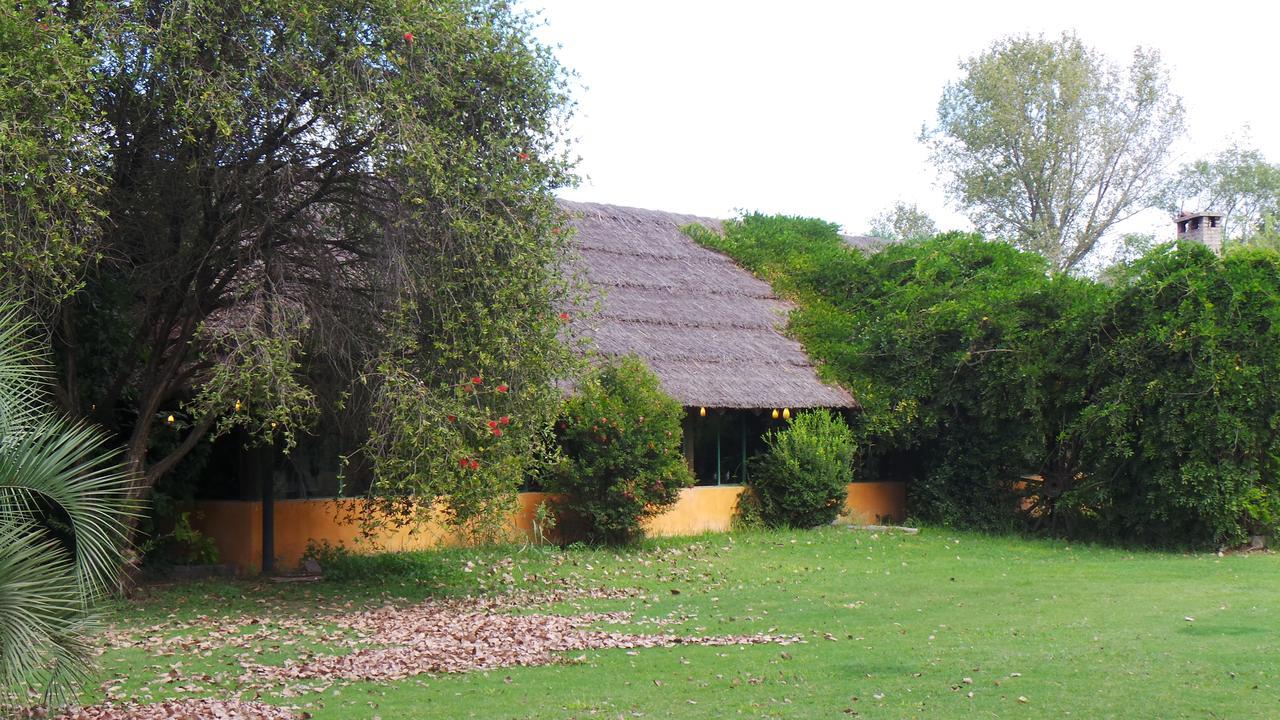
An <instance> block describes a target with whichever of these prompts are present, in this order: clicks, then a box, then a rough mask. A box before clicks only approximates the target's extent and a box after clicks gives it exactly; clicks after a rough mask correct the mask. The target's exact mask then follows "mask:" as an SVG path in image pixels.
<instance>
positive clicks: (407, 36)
mask: <svg viewBox="0 0 1280 720" xmlns="http://www.w3.org/2000/svg"><path fill="white" fill-rule="evenodd" d="M404 41H405V42H407V43H409V44H410V45H412V44H413V33H411V32H407V33H405V34H404Z"/></svg>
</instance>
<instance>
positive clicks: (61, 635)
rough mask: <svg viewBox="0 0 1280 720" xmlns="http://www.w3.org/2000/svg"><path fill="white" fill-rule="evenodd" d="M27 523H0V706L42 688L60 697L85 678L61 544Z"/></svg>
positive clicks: (78, 617) (69, 565)
mask: <svg viewBox="0 0 1280 720" xmlns="http://www.w3.org/2000/svg"><path fill="white" fill-rule="evenodd" d="M40 535H41V533H40V531H39V528H37V527H36V526H34V525H32V524H25V525H7V524H0V546H3V547H4V548H5V552H3V553H0V707H4V706H6V705H9V706H12V705H15V704H18V703H20V702H22V701H23V700H24V699H25V697H26V692H25V691H26V689H27V688H30V687H42V688H45V693H46V696H47V697H49V698H50V699H55V700H60V699H64V698H63V696H65V695H66V693H67V692H69V688H71V687H74V686H75V684H77V681H82V680H83V679H84V678H85V677H87V673H88V670H89V665H88V659H89V653H88V652H85V651H86V650H87V648H86V647H85V641H84V640H83V637H82V636H81V634H80V630H81V628H82V626H83V621H84V620H83V619H84V604H83V598H82V595H81V593H80V592H79V590H78V588H77V586H76V585H77V584H76V582H75V565H74V562H73V560H72V558H71V556H70V555H69V554H68V553H67V550H66V548H65V547H64V546H62V545H61V544H60V543H58V542H57V541H56V540H53V539H46V540H43V541H40V540H37V538H39V537H40Z"/></svg>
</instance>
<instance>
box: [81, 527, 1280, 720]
mask: <svg viewBox="0 0 1280 720" xmlns="http://www.w3.org/2000/svg"><path fill="white" fill-rule="evenodd" d="M507 558H510V559H511V562H507V561H506V559H507ZM377 562H378V563H379V565H378V566H377V567H373V568H369V566H370V565H372V564H373V561H370V562H369V563H368V564H367V565H363V566H362V567H366V568H369V569H371V570H377V571H378V572H372V573H371V574H373V575H374V576H375V577H376V576H381V577H383V578H384V579H383V580H375V579H371V578H369V577H364V578H361V577H353V578H351V579H349V580H345V581H343V582H334V581H325V582H319V583H308V584H287V585H282V584H274V583H260V582H252V583H249V582H246V583H232V584H226V583H223V584H194V585H185V586H182V585H175V586H172V587H167V588H160V589H155V590H152V591H151V592H149V593H148V594H146V595H145V596H144V597H142V598H141V599H139V600H137V601H135V602H134V603H133V604H131V605H127V606H124V607H122V608H120V610H119V611H118V613H117V614H116V615H115V617H114V620H115V621H116V623H117V624H118V626H119V628H120V629H122V630H124V631H126V632H135V631H136V630H135V629H136V628H141V627H147V626H155V625H161V626H162V627H161V628H159V629H157V630H153V631H148V632H147V633H140V634H139V635H143V634H149V635H153V636H154V635H166V634H168V635H184V636H185V635H190V636H191V638H192V642H190V643H187V644H186V645H181V644H179V645H176V646H174V647H173V648H171V649H170V651H168V652H169V654H166V655H157V652H156V651H155V650H145V649H138V648H128V649H112V650H109V651H107V652H106V654H105V655H104V656H103V658H102V660H103V665H102V667H103V673H104V679H111V681H112V682H111V685H112V687H113V688H114V690H113V692H114V693H115V694H116V695H117V696H127V697H132V698H135V699H136V698H144V697H145V696H146V694H148V693H149V694H150V696H151V697H152V698H160V697H181V696H184V695H193V694H194V695H197V696H199V695H209V694H219V693H221V694H223V695H226V694H228V693H230V692H232V691H231V688H232V687H233V678H234V676H235V675H236V674H237V673H238V672H239V667H238V663H239V660H238V659H237V657H238V656H237V655H236V654H235V653H245V652H246V650H245V648H238V649H235V650H234V651H233V650H232V649H229V648H216V647H215V648H214V649H211V650H201V649H200V646H199V645H198V644H193V643H198V641H199V640H200V638H201V637H204V635H203V634H202V633H205V632H206V631H207V628H208V627H209V626H210V624H211V623H210V621H202V622H203V625H200V627H196V628H194V629H193V628H192V627H190V626H189V624H190V623H191V621H192V620H193V619H196V618H198V616H200V615H206V616H211V617H213V618H218V617H222V616H227V617H231V616H239V615H242V614H248V615H252V616H255V617H260V618H262V619H265V620H267V621H271V620H273V619H274V620H279V621H289V620H290V619H292V620H293V621H294V622H295V625H294V626H293V628H292V629H288V628H286V629H285V630H284V631H282V632H279V633H275V634H274V635H272V634H271V633H265V634H264V637H262V638H259V639H252V638H251V639H249V640H246V641H244V642H242V643H240V644H242V645H246V646H249V648H250V649H249V652H253V653H254V654H255V656H256V657H257V658H258V659H259V660H260V661H265V662H269V663H278V662H281V661H282V660H283V659H284V658H286V657H290V656H296V655H298V654H299V653H302V652H315V653H324V652H331V653H332V652H346V650H344V649H342V647H343V646H342V645H341V644H340V643H338V642H337V641H336V640H335V639H334V637H333V635H335V633H333V632H331V630H332V628H330V627H329V626H327V625H325V624H324V623H321V622H315V623H312V622H307V621H305V619H306V618H308V617H312V616H316V617H321V616H332V614H333V613H334V612H335V610H337V611H342V610H343V609H346V608H351V609H356V608H361V607H366V606H378V605H383V604H385V603H387V602H394V603H403V604H405V605H408V604H410V603H414V602H417V601H419V600H421V599H423V598H424V597H427V596H428V595H431V594H433V593H434V594H451V595H455V596H456V595H458V594H462V593H476V592H492V591H495V590H501V589H503V588H506V587H508V586H509V585H511V581H514V585H513V586H514V587H515V588H516V589H518V590H542V589H545V588H547V587H557V586H561V585H564V584H568V585H571V586H574V587H582V588H589V587H614V588H634V589H637V590H638V591H640V592H639V593H638V594H637V596H636V597H632V598H629V599H612V600H608V599H605V600H600V599H587V600H574V601H571V602H562V603H559V604H558V605H556V606H554V607H553V609H554V610H555V611H556V612H560V613H565V614H579V613H582V612H584V611H588V610H591V611H615V610H630V611H633V612H634V616H633V618H632V624H631V625H630V626H628V627H626V628H625V631H626V632H631V633H652V632H661V631H666V630H671V631H674V632H675V633H677V634H682V635H745V634H751V633H757V632H768V633H771V634H779V635H798V636H802V637H803V638H804V640H805V642H803V643H797V644H791V645H786V646H781V645H776V644H763V645H751V646H728V647H704V646H679V647H669V648H641V649H633V650H622V649H608V650H589V651H584V652H573V653H567V654H566V655H565V659H566V662H564V663H560V664H554V665H549V666H542V667H511V668H503V669H498V670H489V671H484V672H472V673H463V674H447V675H421V676H418V677H416V678H410V679H407V680H402V681H396V682H389V683H383V684H377V683H370V682H355V683H352V684H349V685H345V686H344V685H341V684H333V685H331V686H330V687H327V688H326V689H325V690H324V691H323V692H320V693H313V694H304V695H302V696H300V697H289V696H281V693H282V692H286V693H289V694H292V693H293V692H294V691H295V688H293V687H292V686H282V687H281V688H277V689H276V690H273V691H268V692H266V693H264V694H263V699H265V700H268V701H270V702H281V703H286V704H294V705H298V706H301V707H302V708H303V709H304V710H305V711H307V712H310V713H311V714H312V715H313V716H314V717H316V718H372V717H380V718H382V719H383V720H390V719H391V718H423V717H442V718H443V717H448V718H466V717H482V718H490V717H492V718H526V717H538V718H585V717H605V718H617V717H627V718H630V717H650V718H652V717H691V718H696V717H707V718H713V717H714V718H718V717H725V716H742V717H794V718H813V717H847V716H855V715H856V716H858V717H865V718H881V717H888V718H905V717H965V718H969V717H982V718H991V717H1000V718H1005V717H1024V718H1039V717H1050V716H1052V717H1061V716H1067V715H1070V716H1074V717H1082V718H1103V717H1118V718H1137V717H1148V718H1172V717H1194V718H1248V717H1256V718H1272V717H1278V716H1280V556H1277V555H1274V554H1254V555H1228V556H1226V557H1217V556H1215V555H1203V554H1197V555H1192V554H1185V555H1183V554H1159V553H1150V552H1128V551H1123V550H1116V549H1105V548H1098V547H1093V546H1078V545H1071V544H1068V543H1064V542H1051V541H1028V540H1024V539H1018V538H1011V537H987V536H982V535H976V534H969V533H958V532H953V531H949V530H941V529H925V530H924V531H922V532H921V533H920V535H918V536H908V535H899V534H891V535H873V534H870V533H866V532H855V531H850V530H848V529H843V528H826V529H822V530H817V531H810V532H789V533H764V532H751V533H734V534H729V535H708V536H703V537H699V538H689V539H679V540H662V541H656V542H651V543H650V544H648V545H646V546H645V547H643V548H642V549H639V550H635V551H631V552H613V551H598V550H567V551H558V550H545V551H542V550H534V549H524V550H523V551H521V550H520V549H519V548H506V549H483V550H450V551H445V552H441V553H437V554H420V555H416V556H410V557H408V558H405V557H399V558H390V559H383V560H380V561H377ZM468 562H471V563H472V565H471V567H470V569H469V571H468V569H467V567H466V563H468ZM389 573H394V574H391V575H388V574H389ZM539 610H540V611H545V609H539ZM298 618H302V619H303V620H304V622H300V623H299V622H297V620H298ZM659 619H660V620H665V621H667V622H669V623H670V624H664V625H655V624H653V623H652V622H651V621H653V620H659ZM267 625H268V627H269V626H270V622H268V623H267ZM261 627H262V625H261V624H258V625H250V626H247V627H245V628H233V627H222V628H220V630H219V631H220V632H224V633H234V632H244V633H253V632H259V633H261V632H262V631H261ZM200 628H205V629H200ZM336 634H337V635H340V634H341V633H336ZM258 651H261V654H260V655H259V654H258ZM240 657H242V656H240ZM177 662H180V663H182V665H181V666H180V668H179V671H180V672H181V673H182V677H183V678H193V677H194V678H199V681H197V682H194V684H192V685H189V686H188V687H189V689H188V691H186V692H185V693H184V692H183V691H181V686H182V685H183V684H184V683H185V682H186V681H185V680H183V681H180V682H174V683H165V682H160V681H157V680H156V678H157V677H158V676H159V675H160V674H162V673H163V672H165V671H166V669H169V668H171V666H172V665H173V664H174V663H177ZM148 681H150V684H147V683H148ZM144 685H145V688H144ZM98 697H99V698H100V695H99V696H98Z"/></svg>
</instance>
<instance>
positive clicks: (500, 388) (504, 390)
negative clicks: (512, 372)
mask: <svg viewBox="0 0 1280 720" xmlns="http://www.w3.org/2000/svg"><path fill="white" fill-rule="evenodd" d="M509 389H510V388H508V387H507V386H506V385H499V386H498V392H500V393H504V392H506V391H507V390H509Z"/></svg>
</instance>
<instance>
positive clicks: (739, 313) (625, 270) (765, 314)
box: [561, 201, 858, 409]
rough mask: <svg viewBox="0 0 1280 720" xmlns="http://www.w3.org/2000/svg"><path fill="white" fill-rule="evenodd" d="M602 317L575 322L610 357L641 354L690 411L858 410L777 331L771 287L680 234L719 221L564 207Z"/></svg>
mask: <svg viewBox="0 0 1280 720" xmlns="http://www.w3.org/2000/svg"><path fill="white" fill-rule="evenodd" d="M561 206H562V207H563V208H564V210H565V211H566V212H567V213H569V215H570V217H571V218H572V221H571V222H572V224H573V225H574V226H575V227H576V228H577V246H578V251H579V253H580V258H581V261H580V262H581V266H580V268H579V269H580V270H581V271H582V273H583V275H584V277H585V279H586V281H587V283H588V285H589V287H590V293H591V298H590V299H591V300H592V301H596V302H599V305H600V311H599V312H598V313H595V314H588V315H587V316H586V317H585V319H575V321H574V322H575V330H576V331H577V332H578V334H580V335H582V336H584V337H588V338H590V339H591V340H592V341H593V342H594V345H595V347H596V349H597V350H599V351H600V352H602V353H604V354H608V355H622V354H626V353H635V354H637V355H639V356H640V357H642V358H644V360H645V361H646V362H647V363H648V364H649V366H650V367H651V368H653V370H654V372H656V373H657V375H658V377H659V378H661V380H662V384H663V387H664V389H666V391H667V392H668V393H670V394H671V395H672V396H673V397H675V398H676V399H678V400H680V402H681V403H682V404H684V405H686V406H692V407H697V406H706V407H720V408H765V409H767V408H782V407H792V408H805V407H833V408H847V407H857V406H858V404H857V401H855V400H854V399H853V397H852V396H850V395H849V393H847V392H845V391H844V390H843V389H841V388H838V387H834V386H831V385H827V384H825V383H823V382H822V381H820V380H819V379H818V376H817V373H816V371H815V370H814V367H813V364H812V363H811V362H810V360H809V358H808V356H806V355H805V353H804V349H803V348H802V347H801V346H800V344H799V343H797V342H796V341H794V340H792V339H790V338H788V337H786V336H785V335H783V334H782V333H781V332H780V328H781V327H782V326H783V325H784V324H785V323H786V314H787V312H788V310H789V309H790V306H789V305H788V304H787V303H785V302H783V301H781V300H779V299H778V298H777V297H776V296H775V295H774V294H773V291H772V289H771V288H770V287H769V284H768V283H766V282H764V281H763V280H760V279H759V278H756V277H754V276H753V275H751V273H749V272H747V271H745V270H743V269H742V268H740V267H738V266H737V265H735V264H734V263H733V262H732V261H731V260H729V259H728V258H727V257H725V256H723V255H721V254H719V253H716V252H713V251H711V250H708V249H707V248H704V247H702V246H701V245H698V244H697V243H696V242H694V241H693V240H692V239H691V238H689V236H687V235H686V234H685V233H684V232H682V231H681V229H680V228H682V227H684V226H685V225H689V224H693V223H697V224H700V225H704V226H706V227H708V228H710V229H712V230H716V231H719V230H720V229H721V221H719V220H715V219H713V218H704V217H698V216H695V215H681V214H677V213H667V212H659V211H655V210H641V209H638V208H627V207H619V206H616V205H599V204H594V203H576V202H568V201H561Z"/></svg>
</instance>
